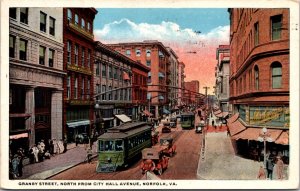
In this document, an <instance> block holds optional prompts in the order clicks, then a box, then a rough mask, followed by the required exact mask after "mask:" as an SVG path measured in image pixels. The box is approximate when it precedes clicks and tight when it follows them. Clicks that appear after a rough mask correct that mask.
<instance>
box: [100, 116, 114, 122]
mask: <svg viewBox="0 0 300 191" xmlns="http://www.w3.org/2000/svg"><path fill="white" fill-rule="evenodd" d="M102 119H103V121H110V120H113V119H114V118H113V117H105V118H102Z"/></svg>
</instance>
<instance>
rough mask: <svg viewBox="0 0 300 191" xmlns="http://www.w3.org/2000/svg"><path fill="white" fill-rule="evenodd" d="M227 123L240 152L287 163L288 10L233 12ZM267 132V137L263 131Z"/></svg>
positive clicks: (231, 11)
mask: <svg viewBox="0 0 300 191" xmlns="http://www.w3.org/2000/svg"><path fill="white" fill-rule="evenodd" d="M229 14H230V80H229V83H230V103H231V104H233V112H234V116H233V117H231V118H230V119H229V120H228V127H229V130H230V134H231V136H232V139H233V140H236V143H237V152H239V153H240V154H241V155H245V156H247V157H250V158H253V159H259V160H261V159H263V155H264V152H263V149H264V143H263V139H264V138H265V140H267V143H266V150H267V151H266V154H267V155H269V154H270V155H271V156H281V157H282V158H283V161H284V162H285V163H288V162H289V127H290V124H289V120H290V119H289V116H290V115H289V114H290V109H289V24H290V23H289V9H229ZM264 127H265V128H266V130H267V131H266V132H265V133H264V132H263V131H262V129H263V128H264Z"/></svg>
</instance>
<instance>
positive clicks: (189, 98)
mask: <svg viewBox="0 0 300 191" xmlns="http://www.w3.org/2000/svg"><path fill="white" fill-rule="evenodd" d="M199 88H200V83H199V81H198V80H192V81H190V82H184V89H185V91H184V92H185V93H184V95H185V96H184V97H185V99H186V103H185V104H188V105H193V106H196V105H198V103H199V99H200V98H199V95H198V94H199Z"/></svg>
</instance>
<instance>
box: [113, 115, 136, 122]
mask: <svg viewBox="0 0 300 191" xmlns="http://www.w3.org/2000/svg"><path fill="white" fill-rule="evenodd" d="M115 116H116V118H118V119H119V120H120V121H122V122H123V123H126V122H130V121H132V120H131V119H130V118H129V117H128V116H127V115H125V114H121V115H115Z"/></svg>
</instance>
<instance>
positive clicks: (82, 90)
mask: <svg viewBox="0 0 300 191" xmlns="http://www.w3.org/2000/svg"><path fill="white" fill-rule="evenodd" d="M81 82H82V83H81V99H84V78H82V81H81Z"/></svg>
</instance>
